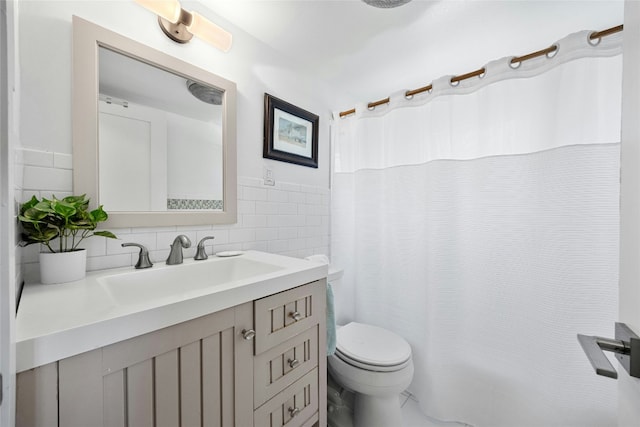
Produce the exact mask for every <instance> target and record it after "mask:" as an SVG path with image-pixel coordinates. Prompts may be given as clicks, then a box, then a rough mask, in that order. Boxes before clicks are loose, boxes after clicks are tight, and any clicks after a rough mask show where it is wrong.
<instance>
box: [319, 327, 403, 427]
mask: <svg viewBox="0 0 640 427" xmlns="http://www.w3.org/2000/svg"><path fill="white" fill-rule="evenodd" d="M336 336H337V340H336V341H337V345H336V352H335V354H334V355H332V356H329V358H328V368H329V373H330V374H331V376H332V377H333V378H334V379H335V381H336V382H338V383H339V384H340V385H342V386H343V387H345V388H346V389H349V390H351V391H353V392H354V393H355V401H354V408H353V412H354V414H353V421H354V426H356V427H365V426H366V427H389V426H401V425H402V413H401V409H400V400H399V394H400V393H401V392H402V391H404V390H405V389H406V388H407V387H408V386H409V384H410V383H411V380H412V378H413V360H412V358H411V347H410V346H409V344H408V343H407V342H406V341H405V340H404V339H403V338H402V337H400V336H398V335H396V334H394V333H393V332H391V331H388V330H386V329H383V328H380V327H377V326H372V325H366V324H363V323H357V322H351V323H349V324H347V325H345V326H342V327H340V328H338V330H337V334H336Z"/></svg>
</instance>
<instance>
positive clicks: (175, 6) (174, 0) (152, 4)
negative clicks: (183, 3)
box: [135, 0, 181, 24]
mask: <svg viewBox="0 0 640 427" xmlns="http://www.w3.org/2000/svg"><path fill="white" fill-rule="evenodd" d="M135 2H136V3H138V4H139V5H141V6H143V7H145V8H146V9H149V10H150V11H152V12H153V13H155V14H156V15H158V16H160V17H162V18H164V19H166V20H167V21H169V22H172V23H174V24H175V23H176V22H178V19H179V18H180V9H181V7H180V2H179V1H178V0H135Z"/></svg>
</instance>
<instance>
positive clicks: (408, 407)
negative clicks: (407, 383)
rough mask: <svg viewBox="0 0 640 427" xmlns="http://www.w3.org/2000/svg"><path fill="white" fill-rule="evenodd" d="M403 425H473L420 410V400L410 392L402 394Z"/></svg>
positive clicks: (412, 426)
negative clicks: (436, 417) (439, 417)
mask: <svg viewBox="0 0 640 427" xmlns="http://www.w3.org/2000/svg"><path fill="white" fill-rule="evenodd" d="M400 404H401V406H402V421H403V426H402V427H472V426H469V424H464V423H459V422H456V421H439V420H436V419H434V418H431V417H428V416H426V415H424V414H423V413H422V412H420V406H419V404H418V401H417V400H416V399H415V398H414V397H413V395H411V393H409V392H406V391H405V392H403V393H402V394H401V395H400Z"/></svg>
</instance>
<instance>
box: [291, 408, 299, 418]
mask: <svg viewBox="0 0 640 427" xmlns="http://www.w3.org/2000/svg"><path fill="white" fill-rule="evenodd" d="M299 413H300V409H299V408H289V415H290V416H291V418H295V417H296V415H298V414H299Z"/></svg>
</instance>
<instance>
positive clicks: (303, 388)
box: [254, 368, 318, 427]
mask: <svg viewBox="0 0 640 427" xmlns="http://www.w3.org/2000/svg"><path fill="white" fill-rule="evenodd" d="M317 419H318V368H314V369H313V370H312V371H311V372H309V373H307V374H306V375H304V376H303V377H302V378H300V379H299V380H298V381H296V382H295V383H293V384H292V385H291V386H289V387H287V388H286V389H285V390H283V391H282V392H281V393H280V394H277V395H276V396H275V397H273V398H272V399H271V400H269V401H268V402H267V403H265V404H264V405H262V406H261V407H260V408H258V409H256V411H255V412H254V427H283V426H284V425H286V426H287V427H303V426H310V425H312V424H313V423H314V422H315V421H317Z"/></svg>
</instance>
